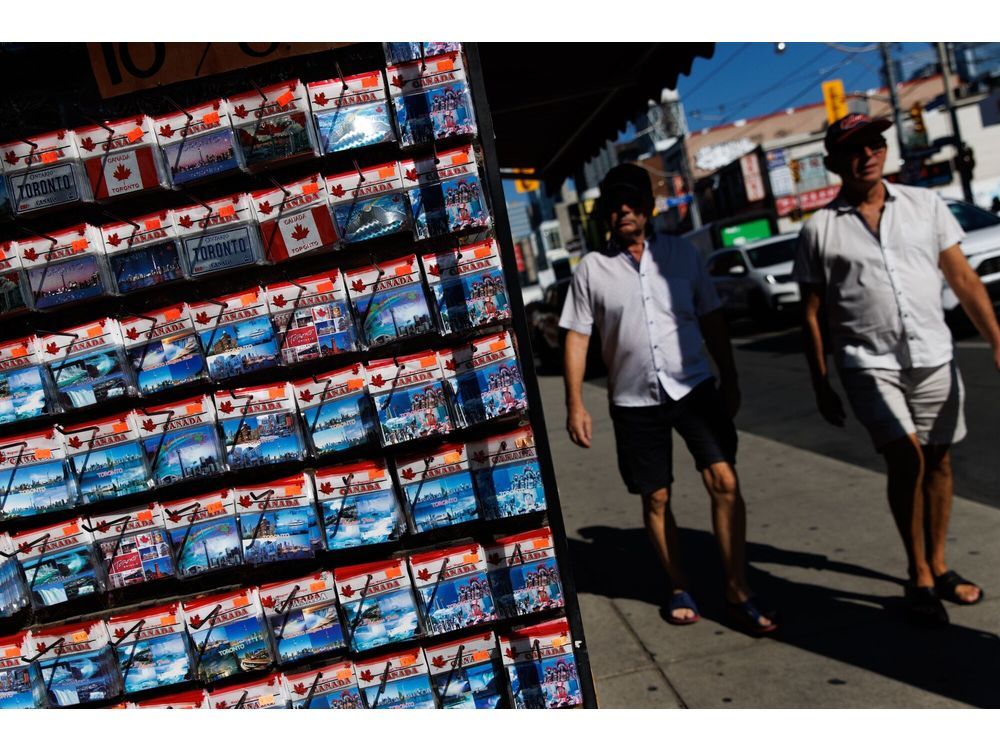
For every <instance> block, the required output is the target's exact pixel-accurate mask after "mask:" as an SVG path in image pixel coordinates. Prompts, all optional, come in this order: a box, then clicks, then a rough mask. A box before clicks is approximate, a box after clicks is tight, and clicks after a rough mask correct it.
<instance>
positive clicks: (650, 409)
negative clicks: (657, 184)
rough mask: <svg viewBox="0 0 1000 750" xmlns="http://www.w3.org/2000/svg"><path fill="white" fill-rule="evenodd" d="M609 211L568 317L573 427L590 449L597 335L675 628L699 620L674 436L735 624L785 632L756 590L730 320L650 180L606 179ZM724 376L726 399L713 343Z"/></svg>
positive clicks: (619, 170)
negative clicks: (678, 512)
mask: <svg viewBox="0 0 1000 750" xmlns="http://www.w3.org/2000/svg"><path fill="white" fill-rule="evenodd" d="M600 187H601V199H600V206H601V210H602V212H603V213H604V216H605V217H606V218H607V219H608V221H609V223H610V225H611V228H612V237H611V241H610V242H609V244H608V246H607V247H606V248H605V249H604V250H602V251H599V252H593V253H589V254H588V255H586V256H584V258H583V260H582V261H581V262H580V265H579V266H578V267H577V269H576V272H575V274H574V276H573V283H572V285H571V286H570V290H569V294H568V295H567V297H566V303H565V306H564V307H563V311H562V317H561V319H560V321H559V325H560V327H561V328H565V329H567V334H566V346H565V378H566V406H567V412H568V416H567V425H566V426H567V430H568V431H569V435H570V438H571V439H572V440H573V442H574V443H576V444H577V445H580V446H582V447H584V448H589V447H590V439H591V424H592V423H591V417H590V414H589V413H588V412H587V410H586V408H585V407H584V405H583V376H584V370H585V368H586V359H587V346H588V343H589V340H590V335H591V331H592V329H593V326H594V325H596V326H597V329H598V332H599V334H600V339H601V348H602V354H603V357H604V361H605V363H606V364H607V367H608V373H609V376H608V391H609V397H610V401H611V406H610V408H611V417H612V421H613V422H614V429H615V442H616V444H617V453H618V467H619V470H620V472H621V475H622V478H623V479H624V480H625V485H626V487H627V488H628V491H629V492H630V493H633V494H638V495H641V496H642V511H643V521H644V523H645V526H646V530H647V532H648V534H649V538H650V541H651V542H652V544H653V547H654V548H655V550H656V553H657V555H658V556H659V558H660V562H661V563H662V565H663V568H664V570H665V571H666V573H667V575H668V577H669V579H670V592H671V593H670V595H669V596H668V597H667V607H666V609H667V619H668V620H669V621H670V622H671V623H674V624H677V625H687V624H691V623H694V622H697V621H698V619H699V614H698V608H697V605H696V604H695V602H694V599H693V598H692V597H691V595H690V593H689V592H688V591H687V580H686V578H685V575H684V572H683V569H682V567H681V562H680V549H679V536H678V530H677V522H676V520H675V519H674V514H673V511H672V508H671V505H672V503H671V497H670V487H671V484H672V482H673V472H672V468H671V440H672V436H671V430H672V429H676V430H677V432H678V433H680V435H681V437H683V438H684V440H685V442H686V443H687V447H688V450H689V451H690V453H691V455H692V456H693V457H694V460H695V466H696V467H697V469H698V471H699V472H700V473H701V475H702V479H703V481H704V484H705V488H706V489H707V490H708V494H709V496H710V497H711V500H712V522H713V526H714V529H715V536H716V539H717V541H718V545H719V551H720V552H721V554H722V563H723V567H724V569H725V574H726V589H725V596H726V602H727V604H728V609H729V612H730V615H731V616H732V617H733V618H734V620H736V622H737V623H738V624H739V625H740V626H742V627H743V628H744V629H745V630H747V631H748V632H750V633H753V634H757V635H760V634H764V633H769V632H771V631H773V630H774V629H775V628H776V627H777V625H776V623H775V621H774V615H773V613H769V610H768V609H767V607H765V606H764V605H763V604H762V603H761V602H760V600H759V599H757V598H756V597H754V596H752V595H751V593H750V590H749V588H748V586H747V583H746V575H745V573H746V570H745V569H746V562H745V540H746V508H745V506H744V503H743V497H742V495H741V494H740V487H739V482H738V479H737V476H736V470H735V468H734V464H735V462H736V428H735V427H734V426H733V421H732V417H733V416H734V415H735V414H736V411H737V410H738V409H739V404H740V392H739V386H738V384H737V378H736V368H735V365H734V363H733V354H732V349H731V347H730V342H729V335H728V333H727V331H726V325H725V320H724V318H723V317H722V312H721V310H720V309H719V299H718V297H717V296H716V294H715V289H714V287H713V286H712V283H711V280H710V279H709V277H708V273H707V271H706V269H705V265H704V262H703V261H702V259H701V258H700V257H699V256H698V251H697V250H696V249H695V248H694V247H693V246H692V245H691V244H690V243H688V242H685V241H684V240H681V239H679V238H676V237H670V236H668V235H659V234H654V233H652V232H651V231H649V230H650V229H651V226H650V223H649V222H650V218H651V217H652V212H653V190H652V185H651V183H650V179H649V174H648V173H647V172H646V171H645V170H644V169H642V168H641V167H639V166H637V165H634V164H622V165H619V166H617V167H615V168H613V169H612V170H611V171H609V172H608V174H607V175H606V176H605V178H604V180H603V181H602V182H601V186H600ZM703 339H704V343H705V345H706V347H707V348H708V351H709V353H710V354H711V355H712V358H713V359H714V360H715V364H716V366H717V367H718V370H719V378H720V383H719V389H718V390H716V387H715V382H714V380H713V377H712V370H711V368H710V366H709V362H708V358H707V357H706V356H705V354H704V352H703V350H702V340H703Z"/></svg>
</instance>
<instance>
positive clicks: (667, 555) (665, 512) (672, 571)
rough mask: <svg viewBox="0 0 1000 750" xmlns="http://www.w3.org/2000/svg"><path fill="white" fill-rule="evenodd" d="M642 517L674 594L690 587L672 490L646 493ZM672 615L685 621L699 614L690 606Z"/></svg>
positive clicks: (643, 498)
mask: <svg viewBox="0 0 1000 750" xmlns="http://www.w3.org/2000/svg"><path fill="white" fill-rule="evenodd" d="M642 520H643V523H644V524H645V526H646V533H647V534H649V541H650V542H652V544H653V549H654V550H656V555H657V557H659V558H660V564H662V565H663V569H664V570H665V571H666V573H667V577H668V578H669V579H670V586H671V589H672V591H673V592H674V593H676V592H678V591H683V590H684V589H685V588H687V580H686V579H685V577H684V573H683V572H682V571H681V567H680V548H681V545H680V534H679V533H678V531H677V521H676V520H675V519H674V512H673V509H672V508H671V507H670V489H669V488H667V487H663V488H661V489H658V490H656V491H655V492H651V493H648V494H644V495H643V496H642ZM671 614H672V615H673V616H674V617H676V618H678V619H681V620H687V619H691V618H693V617H694V616H695V613H694V612H693V611H691V610H690V609H676V610H673V611H672V612H671Z"/></svg>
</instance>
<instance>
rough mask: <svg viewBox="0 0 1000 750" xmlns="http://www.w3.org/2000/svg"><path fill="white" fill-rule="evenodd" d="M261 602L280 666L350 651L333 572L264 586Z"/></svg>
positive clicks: (261, 592) (262, 587)
mask: <svg viewBox="0 0 1000 750" xmlns="http://www.w3.org/2000/svg"><path fill="white" fill-rule="evenodd" d="M260 603H261V606H262V607H263V608H264V616H265V617H266V618H267V626H268V628H269V630H270V632H271V638H272V639H273V641H274V644H275V647H276V649H275V651H276V653H277V655H278V663H279V664H290V663H292V662H297V661H300V660H302V659H307V658H310V657H313V656H317V655H318V654H328V653H331V652H334V651H341V650H343V649H346V648H347V643H346V641H345V639H344V628H343V626H342V625H341V623H340V616H339V615H338V614H337V590H336V588H335V587H334V582H333V574H332V573H330V572H329V571H320V572H319V573H314V574H313V575H310V576H306V577H305V578H297V579H294V580H291V581H281V582H279V583H272V584H267V585H264V586H261V588H260Z"/></svg>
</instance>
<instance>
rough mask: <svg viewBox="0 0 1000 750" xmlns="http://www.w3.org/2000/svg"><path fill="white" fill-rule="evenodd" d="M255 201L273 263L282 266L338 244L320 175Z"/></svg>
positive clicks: (276, 189) (256, 197)
mask: <svg viewBox="0 0 1000 750" xmlns="http://www.w3.org/2000/svg"><path fill="white" fill-rule="evenodd" d="M251 198H252V205H253V209H254V213H255V214H256V215H257V221H258V223H259V224H260V233H261V236H262V237H263V238H264V254H265V255H266V256H267V258H268V260H270V261H271V262H273V263H280V262H282V261H285V260H288V259H289V258H297V257H298V256H300V255H304V254H306V253H314V252H316V251H318V250H324V249H330V248H332V247H334V245H336V244H337V230H336V229H335V228H334V226H333V214H332V213H331V211H330V204H329V202H328V200H327V194H326V182H325V181H324V180H323V178H322V177H321V176H320V175H318V174H314V175H311V176H310V177H307V178H305V179H303V180H299V181H297V182H291V183H288V184H285V185H280V184H279V185H277V186H275V187H270V188H266V189H264V190H258V191H256V192H255V193H253V195H252V196H251Z"/></svg>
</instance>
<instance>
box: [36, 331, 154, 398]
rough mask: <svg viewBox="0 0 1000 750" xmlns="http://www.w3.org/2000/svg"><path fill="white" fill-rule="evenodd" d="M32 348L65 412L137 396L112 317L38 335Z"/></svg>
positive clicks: (120, 339)
mask: <svg viewBox="0 0 1000 750" xmlns="http://www.w3.org/2000/svg"><path fill="white" fill-rule="evenodd" d="M35 347H36V350H37V351H38V355H39V357H40V358H41V360H42V363H43V364H44V365H45V366H46V367H47V368H48V370H49V373H50V374H51V376H52V381H53V383H54V384H55V391H56V396H57V398H58V400H59V404H60V406H61V407H62V408H64V409H79V408H81V407H84V406H93V405H94V404H102V403H105V402H106V401H111V400H113V399H116V398H124V397H125V396H132V395H135V394H136V389H135V386H134V385H133V383H132V375H131V372H130V370H129V368H128V365H127V364H126V358H125V349H124V347H123V345H122V335H121V331H120V329H119V328H118V323H116V322H115V321H114V320H112V319H111V318H103V319H101V320H95V321H93V322H91V323H87V324H85V325H82V326H77V327H75V328H67V329H64V330H62V331H58V332H55V333H51V334H47V335H43V336H39V337H37V338H36V339H35Z"/></svg>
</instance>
